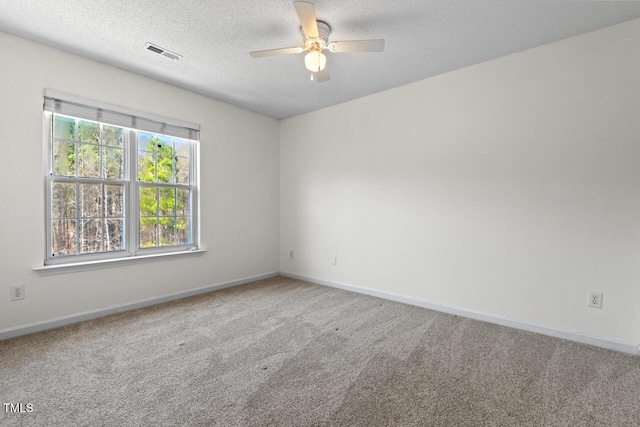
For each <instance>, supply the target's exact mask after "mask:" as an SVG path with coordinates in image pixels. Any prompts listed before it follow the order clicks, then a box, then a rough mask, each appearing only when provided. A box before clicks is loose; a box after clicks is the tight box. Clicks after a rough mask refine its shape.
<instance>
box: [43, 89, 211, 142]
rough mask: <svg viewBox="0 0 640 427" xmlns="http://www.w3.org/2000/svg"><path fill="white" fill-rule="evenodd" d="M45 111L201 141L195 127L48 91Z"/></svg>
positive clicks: (45, 95)
mask: <svg viewBox="0 0 640 427" xmlns="http://www.w3.org/2000/svg"><path fill="white" fill-rule="evenodd" d="M44 111H49V112H51V113H57V114H64V115H68V116H73V117H79V118H82V119H86V120H92V121H96V122H102V123H107V124H110V125H114V126H121V127H126V128H131V129H138V130H142V131H146V132H152V133H160V134H163V135H169V136H173V137H177V138H186V139H192V140H199V139H200V126H199V125H197V124H194V123H188V122H183V121H181V120H176V119H169V118H165V117H161V116H155V115H151V114H148V113H141V112H137V111H134V110H130V109H126V108H122V107H118V106H114V105H108V104H104V103H101V102H97V101H90V100H84V99H81V98H77V97H75V96H73V95H65V94H61V93H59V92H55V91H52V90H49V89H45V91H44Z"/></svg>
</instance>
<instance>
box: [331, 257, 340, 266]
mask: <svg viewBox="0 0 640 427" xmlns="http://www.w3.org/2000/svg"><path fill="white" fill-rule="evenodd" d="M336 264H338V257H337V256H335V255H334V256H332V257H331V265H336Z"/></svg>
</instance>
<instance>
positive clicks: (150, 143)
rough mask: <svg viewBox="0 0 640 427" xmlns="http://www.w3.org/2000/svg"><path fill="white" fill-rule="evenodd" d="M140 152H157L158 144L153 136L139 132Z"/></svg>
mask: <svg viewBox="0 0 640 427" xmlns="http://www.w3.org/2000/svg"><path fill="white" fill-rule="evenodd" d="M138 150H144V151H149V152H154V151H156V144H155V141H154V139H153V134H151V133H146V132H138Z"/></svg>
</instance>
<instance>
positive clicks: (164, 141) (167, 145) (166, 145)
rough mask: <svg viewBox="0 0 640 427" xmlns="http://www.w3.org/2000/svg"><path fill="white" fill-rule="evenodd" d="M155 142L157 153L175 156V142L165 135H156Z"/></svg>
mask: <svg viewBox="0 0 640 427" xmlns="http://www.w3.org/2000/svg"><path fill="white" fill-rule="evenodd" d="M153 141H154V142H155V144H156V151H157V152H158V153H162V154H168V155H170V156H171V155H173V140H172V138H171V137H168V136H164V135H154V136H153Z"/></svg>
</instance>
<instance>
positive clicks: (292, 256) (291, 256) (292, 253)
mask: <svg viewBox="0 0 640 427" xmlns="http://www.w3.org/2000/svg"><path fill="white" fill-rule="evenodd" d="M295 255H296V254H295V252H293V251H289V259H294V258H295Z"/></svg>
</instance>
